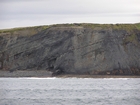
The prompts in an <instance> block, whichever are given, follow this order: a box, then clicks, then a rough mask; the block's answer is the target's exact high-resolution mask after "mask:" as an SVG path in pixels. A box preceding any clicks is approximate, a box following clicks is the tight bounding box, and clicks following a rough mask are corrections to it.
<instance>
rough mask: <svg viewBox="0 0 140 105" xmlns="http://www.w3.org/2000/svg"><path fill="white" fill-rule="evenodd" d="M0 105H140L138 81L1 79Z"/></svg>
mask: <svg viewBox="0 0 140 105" xmlns="http://www.w3.org/2000/svg"><path fill="white" fill-rule="evenodd" d="M0 105H140V78H114V79H113V78H112V79H109V78H104V79H94V78H85V79H84V78H0Z"/></svg>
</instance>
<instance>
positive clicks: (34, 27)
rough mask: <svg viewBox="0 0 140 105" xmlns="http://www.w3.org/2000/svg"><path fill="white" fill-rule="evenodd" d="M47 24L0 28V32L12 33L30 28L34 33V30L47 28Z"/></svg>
mask: <svg viewBox="0 0 140 105" xmlns="http://www.w3.org/2000/svg"><path fill="white" fill-rule="evenodd" d="M47 28H48V26H47V25H45V26H33V27H21V28H12V29H2V30H0V33H11V34H12V33H14V32H18V31H24V30H32V31H34V32H33V33H35V31H42V30H45V29H47Z"/></svg>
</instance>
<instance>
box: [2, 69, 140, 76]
mask: <svg viewBox="0 0 140 105" xmlns="http://www.w3.org/2000/svg"><path fill="white" fill-rule="evenodd" d="M2 77H5V78H7V77H38V78H47V77H56V78H140V75H84V74H60V75H55V76H53V75H52V72H50V71H47V70H28V71H27V70H26V71H25V70H16V71H13V72H10V71H0V78H2Z"/></svg>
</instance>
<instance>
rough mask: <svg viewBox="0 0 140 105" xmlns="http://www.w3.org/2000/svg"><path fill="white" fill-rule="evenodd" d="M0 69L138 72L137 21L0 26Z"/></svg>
mask: <svg viewBox="0 0 140 105" xmlns="http://www.w3.org/2000/svg"><path fill="white" fill-rule="evenodd" d="M0 69H1V70H10V71H14V70H49V71H52V72H54V73H56V74H59V73H60V74H61V73H62V72H63V73H74V74H130V75H132V74H140V24H117V25H111V24H106V25H104V24H102V25H100V24H61V25H52V26H39V27H30V28H17V29H10V30H1V31H0Z"/></svg>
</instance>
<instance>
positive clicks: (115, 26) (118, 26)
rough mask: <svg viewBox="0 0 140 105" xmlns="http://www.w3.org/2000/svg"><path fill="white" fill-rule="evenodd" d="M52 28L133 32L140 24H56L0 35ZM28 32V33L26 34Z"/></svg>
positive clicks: (6, 30)
mask: <svg viewBox="0 0 140 105" xmlns="http://www.w3.org/2000/svg"><path fill="white" fill-rule="evenodd" d="M51 27H54V28H55V27H63V28H64V27H69V28H92V29H94V28H97V27H99V28H102V29H105V28H112V29H116V30H120V29H121V30H127V31H131V30H134V29H137V30H140V23H136V24H92V23H73V24H54V25H44V26H33V27H21V28H12V29H2V30H0V35H1V34H2V33H10V34H16V32H18V33H19V32H24V34H25V33H28V34H29V35H34V34H36V33H38V32H40V31H43V30H45V29H47V28H51ZM25 31H27V32H25Z"/></svg>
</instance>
